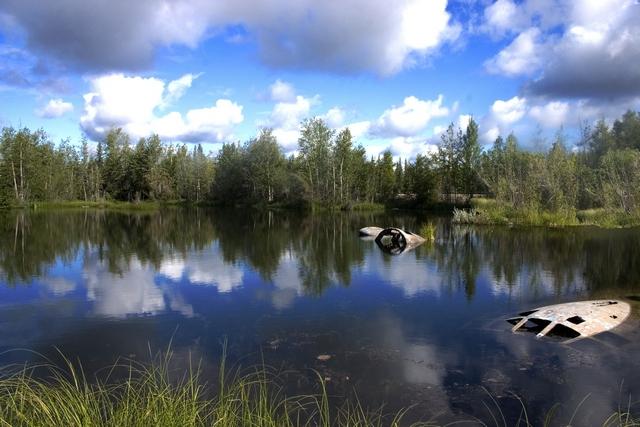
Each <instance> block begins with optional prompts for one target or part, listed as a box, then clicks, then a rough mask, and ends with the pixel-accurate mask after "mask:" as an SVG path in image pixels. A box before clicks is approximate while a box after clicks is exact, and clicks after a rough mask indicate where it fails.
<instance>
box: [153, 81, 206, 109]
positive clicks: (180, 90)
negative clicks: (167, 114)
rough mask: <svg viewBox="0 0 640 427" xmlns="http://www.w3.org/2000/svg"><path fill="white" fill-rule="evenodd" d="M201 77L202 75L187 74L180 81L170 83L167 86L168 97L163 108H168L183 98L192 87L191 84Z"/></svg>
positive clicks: (165, 98)
mask: <svg viewBox="0 0 640 427" xmlns="http://www.w3.org/2000/svg"><path fill="white" fill-rule="evenodd" d="M198 77H200V74H196V75H193V74H185V75H184V76H182V77H180V78H179V79H176V80H173V81H171V82H169V84H168V85H167V91H166V95H165V97H164V100H163V105H162V106H163V107H164V106H168V105H170V104H171V103H173V102H175V101H177V100H178V99H180V98H182V95H184V93H185V92H186V91H187V89H189V88H190V87H191V84H192V83H193V81H194V80H195V79H197V78H198Z"/></svg>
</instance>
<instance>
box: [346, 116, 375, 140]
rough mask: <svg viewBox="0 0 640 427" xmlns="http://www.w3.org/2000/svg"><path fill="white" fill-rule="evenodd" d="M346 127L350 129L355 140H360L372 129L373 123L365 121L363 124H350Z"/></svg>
mask: <svg viewBox="0 0 640 427" xmlns="http://www.w3.org/2000/svg"><path fill="white" fill-rule="evenodd" d="M344 127H345V128H349V131H350V132H351V137H352V138H353V139H358V138H360V137H361V136H364V135H366V134H367V133H368V132H369V129H371V122H370V121H367V120H365V121H361V122H355V123H349V124H348V125H345V126H344Z"/></svg>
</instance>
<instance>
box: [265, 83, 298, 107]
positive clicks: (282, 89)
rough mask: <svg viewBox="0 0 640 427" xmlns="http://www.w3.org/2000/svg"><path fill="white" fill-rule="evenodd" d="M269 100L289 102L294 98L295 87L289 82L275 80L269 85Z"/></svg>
mask: <svg viewBox="0 0 640 427" xmlns="http://www.w3.org/2000/svg"><path fill="white" fill-rule="evenodd" d="M269 92H270V95H271V100H272V101H275V102H291V101H293V100H295V97H296V94H295V89H294V88H293V86H292V85H291V84H290V83H287V82H283V81H282V80H276V81H275V82H274V83H273V84H272V85H271V86H269Z"/></svg>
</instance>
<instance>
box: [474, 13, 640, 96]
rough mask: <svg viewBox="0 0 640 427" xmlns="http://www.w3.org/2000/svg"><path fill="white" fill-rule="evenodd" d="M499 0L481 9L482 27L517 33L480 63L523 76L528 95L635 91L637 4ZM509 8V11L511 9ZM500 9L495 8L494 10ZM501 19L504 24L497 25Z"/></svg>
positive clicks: (639, 46)
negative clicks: (506, 28)
mask: <svg viewBox="0 0 640 427" xmlns="http://www.w3.org/2000/svg"><path fill="white" fill-rule="evenodd" d="M534 4H535V2H533V1H526V2H523V3H520V4H516V3H513V2H510V1H505V0H500V1H498V2H496V3H494V4H492V5H491V6H489V7H488V8H487V9H485V20H486V25H487V27H489V28H491V29H493V30H494V31H498V32H499V31H501V30H502V32H505V31H504V26H508V22H507V20H508V17H509V16H513V17H515V18H516V19H515V21H514V25H513V26H512V28H513V29H515V30H517V33H518V34H517V36H516V37H515V38H514V39H513V41H512V42H511V43H510V44H509V45H508V46H507V47H506V48H504V49H503V50H502V51H500V52H499V53H498V54H497V55H496V56H494V57H493V58H491V59H490V60H488V61H487V62H486V63H485V65H486V67H487V69H488V70H489V71H490V72H493V73H499V74H504V75H508V76H518V75H527V76H531V77H532V78H531V80H530V81H529V82H528V83H527V84H526V85H525V91H526V93H527V94H528V95H531V96H546V97H551V98H553V97H556V98H557V97H564V98H576V99H580V98H591V99H600V100H608V99H623V98H632V97H635V96H637V95H639V94H640V67H638V66H637V64H638V63H640V6H639V5H638V4H637V2H636V1H634V0H606V1H604V0H603V1H583V2H574V1H569V0H546V1H544V2H542V3H541V4H540V5H538V6H535V7H534V6H533V5H534ZM514 8H515V11H514ZM498 12H500V13H498ZM503 24H504V25H503Z"/></svg>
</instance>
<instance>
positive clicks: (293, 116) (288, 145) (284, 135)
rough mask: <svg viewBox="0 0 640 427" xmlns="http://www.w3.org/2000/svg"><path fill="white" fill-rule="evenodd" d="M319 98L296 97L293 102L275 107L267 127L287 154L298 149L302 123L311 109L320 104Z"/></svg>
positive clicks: (282, 103)
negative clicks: (271, 130)
mask: <svg viewBox="0 0 640 427" xmlns="http://www.w3.org/2000/svg"><path fill="white" fill-rule="evenodd" d="M318 100H319V98H318V97H317V96H315V97H312V98H306V97H304V96H302V95H296V96H295V97H294V98H293V99H292V100H291V101H283V102H278V103H276V104H275V105H274V106H273V110H272V111H271V116H270V117H269V121H268V122H267V125H268V126H269V127H271V128H272V129H273V134H274V135H275V137H276V138H278V142H279V143H280V145H282V146H283V148H284V150H285V152H291V151H294V150H295V149H296V148H297V147H298V137H299V136H300V123H301V122H302V120H304V119H305V118H307V117H308V116H309V114H310V112H311V107H312V106H313V105H314V104H316V103H317V102H318Z"/></svg>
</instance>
